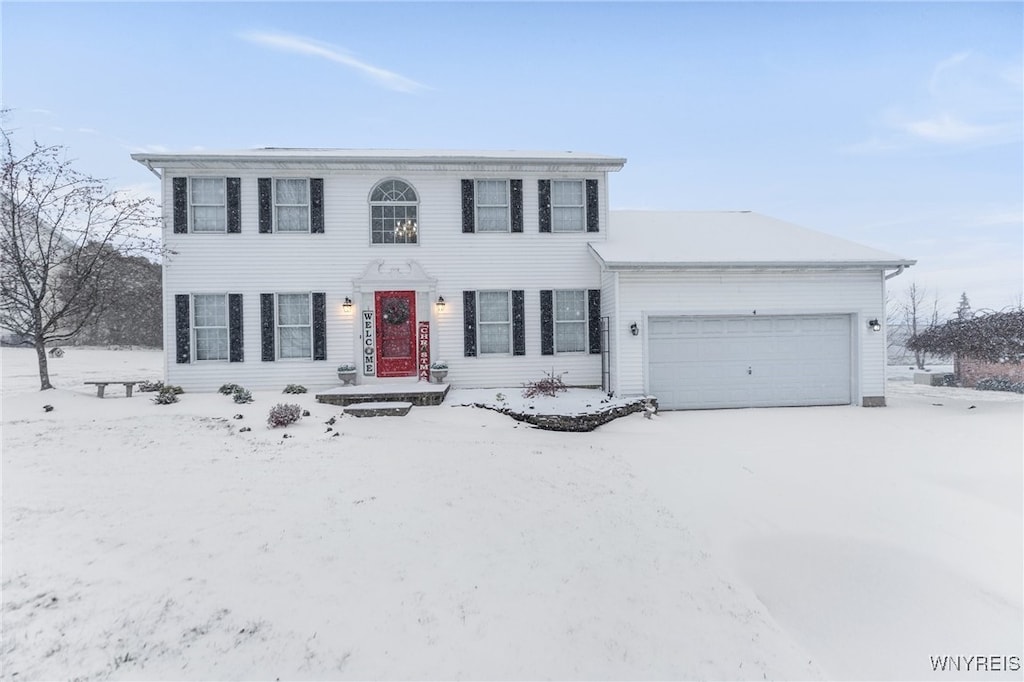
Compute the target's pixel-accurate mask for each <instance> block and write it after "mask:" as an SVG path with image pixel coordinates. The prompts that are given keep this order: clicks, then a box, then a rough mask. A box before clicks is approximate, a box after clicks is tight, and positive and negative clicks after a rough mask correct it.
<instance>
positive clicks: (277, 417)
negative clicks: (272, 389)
mask: <svg viewBox="0 0 1024 682" xmlns="http://www.w3.org/2000/svg"><path fill="white" fill-rule="evenodd" d="M301 418H302V408H301V407H299V406H298V405H295V404H293V403H278V404H277V405H274V406H273V407H272V408H270V414H269V415H268V416H267V423H268V424H270V426H271V427H273V428H277V427H278V426H288V425H289V424H294V423H295V422H297V421H299V419H301Z"/></svg>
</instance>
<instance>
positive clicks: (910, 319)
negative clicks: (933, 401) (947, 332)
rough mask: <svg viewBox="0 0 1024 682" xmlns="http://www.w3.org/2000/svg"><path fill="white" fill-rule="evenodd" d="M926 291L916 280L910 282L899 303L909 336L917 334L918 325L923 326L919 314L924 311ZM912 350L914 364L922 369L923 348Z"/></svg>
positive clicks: (912, 336)
mask: <svg viewBox="0 0 1024 682" xmlns="http://www.w3.org/2000/svg"><path fill="white" fill-rule="evenodd" d="M926 295H927V293H926V292H925V290H924V288H922V287H919V286H917V282H911V283H910V286H908V287H907V290H906V293H905V294H904V299H903V301H902V303H901V305H900V308H901V311H902V313H903V324H904V325H906V329H908V330H909V331H910V338H914V337H915V336H917V333H918V331H919V329H918V328H919V327H923V326H924V322H923V320H922V319H921V315H922V314H923V313H924V300H925V296H926ZM911 350H913V351H914V364H915V365H916V366H917V368H918V369H924V359H925V353H924V351H923V350H918V349H916V348H912V349H911Z"/></svg>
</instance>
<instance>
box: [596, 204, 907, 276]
mask: <svg viewBox="0 0 1024 682" xmlns="http://www.w3.org/2000/svg"><path fill="white" fill-rule="evenodd" d="M610 223H611V224H610V228H609V231H608V233H609V236H608V240H607V241H604V242H594V243H591V244H590V248H591V250H592V251H593V252H594V253H595V254H596V255H597V257H598V258H599V259H600V260H601V262H602V263H603V264H604V265H605V266H606V267H608V268H611V269H617V268H620V269H622V268H624V269H628V268H637V267H665V268H682V267H689V268H695V267H696V268H700V267H703V268H707V267H866V266H871V267H882V268H890V267H892V268H895V267H899V266H901V265H902V266H910V265H913V264H914V263H916V262H917V261H913V260H907V259H906V258H901V257H900V256H897V255H895V254H892V253H887V252H885V251H879V250H877V249H873V248H871V247H868V246H864V245H863V244H858V243H856V242H851V241H848V240H846V239H841V238H839V237H833V236H832V235H829V234H825V233H824V232H817V231H815V230H809V229H807V228H804V227H800V226H798V225H793V224H792V223H787V222H785V221H782V220H778V219H776V218H771V217H769V216H766V215H761V214H759V213H753V212H751V211H612V212H611V217H610Z"/></svg>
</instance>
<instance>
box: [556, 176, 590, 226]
mask: <svg viewBox="0 0 1024 682" xmlns="http://www.w3.org/2000/svg"><path fill="white" fill-rule="evenodd" d="M586 218H587V215H586V204H585V194H584V191H583V181H582V180H552V181H551V231H552V232H583V230H584V229H585V228H586V222H587V221H586Z"/></svg>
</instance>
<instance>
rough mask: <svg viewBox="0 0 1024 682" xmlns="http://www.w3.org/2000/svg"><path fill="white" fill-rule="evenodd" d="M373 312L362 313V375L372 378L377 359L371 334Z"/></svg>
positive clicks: (374, 337) (374, 340)
mask: <svg viewBox="0 0 1024 682" xmlns="http://www.w3.org/2000/svg"><path fill="white" fill-rule="evenodd" d="M373 332H374V327H373V311H372V310H364V311H363V375H364V376H368V377H372V376H374V375H375V374H376V373H377V369H376V367H375V365H374V362H375V361H376V359H377V350H376V348H375V347H374V344H375V342H376V338H377V337H376V335H375V334H374V333H373Z"/></svg>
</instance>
